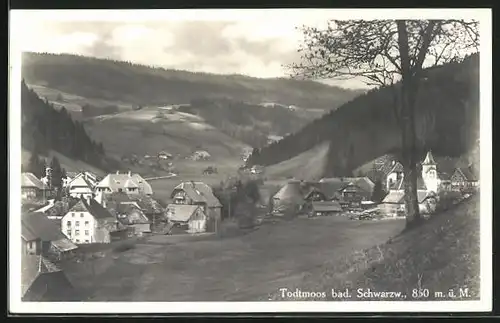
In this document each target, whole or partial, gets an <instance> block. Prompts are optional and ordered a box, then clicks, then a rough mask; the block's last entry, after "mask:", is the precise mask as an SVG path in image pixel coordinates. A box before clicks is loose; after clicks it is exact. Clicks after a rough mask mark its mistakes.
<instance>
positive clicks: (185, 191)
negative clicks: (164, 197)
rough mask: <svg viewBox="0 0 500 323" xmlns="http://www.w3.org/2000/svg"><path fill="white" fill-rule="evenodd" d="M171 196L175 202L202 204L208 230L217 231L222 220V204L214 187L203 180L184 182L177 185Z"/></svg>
mask: <svg viewBox="0 0 500 323" xmlns="http://www.w3.org/2000/svg"><path fill="white" fill-rule="evenodd" d="M170 197H171V198H172V199H173V200H174V204H186V205H200V206H202V207H203V212H204V213H205V214H206V216H207V229H206V230H207V231H209V232H211V231H215V230H216V226H218V225H219V223H220V221H221V209H222V204H221V203H220V201H219V199H218V198H217V197H215V195H214V193H213V191H212V188H211V187H210V186H208V185H207V184H205V183H202V182H184V183H181V184H179V185H177V186H176V187H175V188H174V190H173V191H172V194H171V195H170Z"/></svg>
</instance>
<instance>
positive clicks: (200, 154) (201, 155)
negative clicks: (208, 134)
mask: <svg viewBox="0 0 500 323" xmlns="http://www.w3.org/2000/svg"><path fill="white" fill-rule="evenodd" d="M211 157H212V156H211V155H210V154H209V153H208V151H206V150H198V151H195V152H194V153H193V154H192V155H191V156H190V159H192V160H209V159H210V158H211Z"/></svg>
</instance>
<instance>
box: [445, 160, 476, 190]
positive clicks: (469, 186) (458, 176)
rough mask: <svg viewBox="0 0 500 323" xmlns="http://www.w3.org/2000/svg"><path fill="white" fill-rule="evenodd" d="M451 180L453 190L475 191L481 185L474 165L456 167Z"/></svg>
mask: <svg viewBox="0 0 500 323" xmlns="http://www.w3.org/2000/svg"><path fill="white" fill-rule="evenodd" d="M450 182H451V190H453V191H461V192H473V191H475V190H477V188H478V186H479V181H478V176H477V175H476V174H475V171H474V169H473V167H472V166H469V167H459V168H456V169H455V171H454V172H453V175H452V176H451V178H450Z"/></svg>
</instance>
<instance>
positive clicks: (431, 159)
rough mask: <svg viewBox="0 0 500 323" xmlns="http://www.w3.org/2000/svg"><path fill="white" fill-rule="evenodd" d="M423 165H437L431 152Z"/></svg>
mask: <svg viewBox="0 0 500 323" xmlns="http://www.w3.org/2000/svg"><path fill="white" fill-rule="evenodd" d="M422 165H436V161H435V160H434V156H432V152H431V151H430V150H429V151H428V152H427V155H426V156H425V159H424V161H423V162H422Z"/></svg>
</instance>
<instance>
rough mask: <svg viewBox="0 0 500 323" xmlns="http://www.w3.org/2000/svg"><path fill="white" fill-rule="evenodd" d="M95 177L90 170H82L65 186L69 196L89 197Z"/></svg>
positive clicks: (94, 183) (92, 190)
mask: <svg viewBox="0 0 500 323" xmlns="http://www.w3.org/2000/svg"><path fill="white" fill-rule="evenodd" d="M96 181H97V177H96V176H95V175H94V174H92V173H90V172H82V173H80V174H78V175H76V176H75V177H74V178H73V179H71V180H70V181H69V182H68V183H67V185H66V187H67V190H68V193H69V195H70V196H71V197H75V198H79V197H85V198H86V197H91V196H92V194H93V192H94V187H95V185H96Z"/></svg>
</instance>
